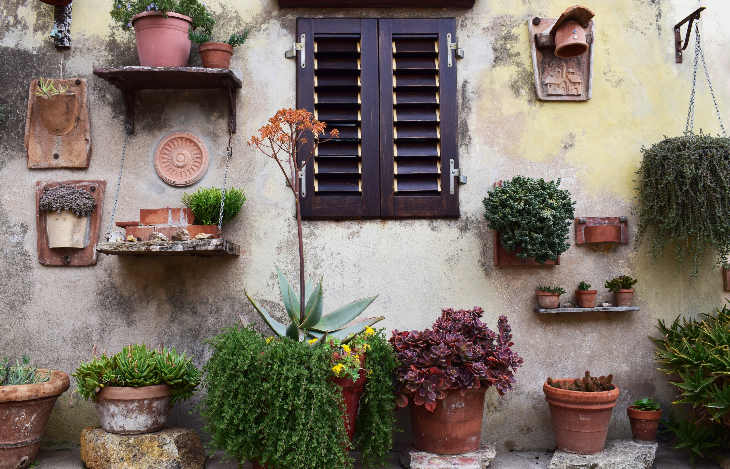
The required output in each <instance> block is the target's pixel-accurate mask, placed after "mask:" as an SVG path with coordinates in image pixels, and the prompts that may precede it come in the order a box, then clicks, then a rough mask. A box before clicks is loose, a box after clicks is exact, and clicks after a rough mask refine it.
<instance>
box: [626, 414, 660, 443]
mask: <svg viewBox="0 0 730 469" xmlns="http://www.w3.org/2000/svg"><path fill="white" fill-rule="evenodd" d="M626 413H627V414H628V415H629V422H630V423H631V434H632V435H633V437H634V440H637V441H654V440H655V439H656V432H657V429H658V428H659V420H661V418H662V411H661V410H639V409H637V408H636V407H634V406H629V407H627V408H626Z"/></svg>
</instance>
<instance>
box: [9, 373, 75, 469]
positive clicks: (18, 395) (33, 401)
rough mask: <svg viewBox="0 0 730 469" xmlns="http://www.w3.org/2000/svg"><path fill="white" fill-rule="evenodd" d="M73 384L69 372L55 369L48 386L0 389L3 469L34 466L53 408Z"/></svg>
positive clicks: (34, 385) (29, 385) (42, 384)
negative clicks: (59, 397) (32, 464)
mask: <svg viewBox="0 0 730 469" xmlns="http://www.w3.org/2000/svg"><path fill="white" fill-rule="evenodd" d="M38 371H39V372H40V373H44V374H45V373H46V372H47V371H48V370H38ZM69 384H70V381H69V379H68V375H67V374H66V373H64V372H63V371H57V370H53V372H52V374H51V379H50V380H49V381H46V382H45V383H37V384H26V385H21V386H0V469H18V468H26V467H28V466H30V464H31V463H32V462H33V460H34V459H35V457H36V455H37V454H38V449H39V448H40V446H41V443H40V442H41V438H42V437H43V433H44V431H45V429H46V423H47V422H48V417H49V416H50V415H51V411H52V410H53V405H54V404H55V403H56V399H57V398H58V396H60V395H61V394H63V393H64V392H65V391H66V390H67V389H68V387H69Z"/></svg>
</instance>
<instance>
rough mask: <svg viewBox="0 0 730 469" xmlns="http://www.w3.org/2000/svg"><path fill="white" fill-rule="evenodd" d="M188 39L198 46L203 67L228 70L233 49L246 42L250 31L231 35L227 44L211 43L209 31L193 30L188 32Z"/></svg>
mask: <svg viewBox="0 0 730 469" xmlns="http://www.w3.org/2000/svg"><path fill="white" fill-rule="evenodd" d="M188 37H189V38H190V40H191V41H192V42H194V43H195V44H198V52H200V59H201V60H202V61H203V67H205V68H228V67H230V66H231V57H232V56H233V48H234V47H238V46H240V45H241V44H243V43H244V42H246V37H248V30H246V31H244V32H243V33H241V34H238V33H233V34H231V35H230V36H229V37H228V39H227V40H226V41H225V42H211V40H210V32H208V31H201V32H195V31H193V30H192V29H191V30H190V31H189V32H188Z"/></svg>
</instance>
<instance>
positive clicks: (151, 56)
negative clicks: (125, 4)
mask: <svg viewBox="0 0 730 469" xmlns="http://www.w3.org/2000/svg"><path fill="white" fill-rule="evenodd" d="M192 25H193V20H192V19H190V18H189V17H187V16H185V15H181V14H179V13H172V12H169V13H167V18H165V16H164V15H163V14H162V13H160V12H157V11H145V12H144V13H139V14H137V15H134V17H133V18H132V26H134V35H135V37H136V39H137V55H138V56H139V64H140V65H141V66H143V67H184V66H185V65H187V63H188V58H189V57H190V46H191V42H190V39H189V38H188V29H189V28H190V27H191V26H192Z"/></svg>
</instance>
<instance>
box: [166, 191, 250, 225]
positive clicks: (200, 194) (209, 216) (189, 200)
mask: <svg viewBox="0 0 730 469" xmlns="http://www.w3.org/2000/svg"><path fill="white" fill-rule="evenodd" d="M225 191H226V200H225V202H224V205H223V223H226V222H228V221H230V220H233V219H234V218H235V217H236V215H238V213H239V212H240V211H241V207H243V203H244V202H245V201H246V197H244V195H243V189H235V188H230V189H226V190H225ZM222 197H223V191H221V190H220V189H218V188H217V187H211V188H209V189H208V188H204V187H201V188H199V189H198V190H197V191H195V192H193V193H192V194H188V193H186V192H183V196H182V198H181V199H180V200H181V201H182V203H183V204H185V206H186V207H188V208H189V209H190V210H192V211H193V215H195V224H196V225H217V224H218V218H219V217H220V211H221V198H222Z"/></svg>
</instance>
